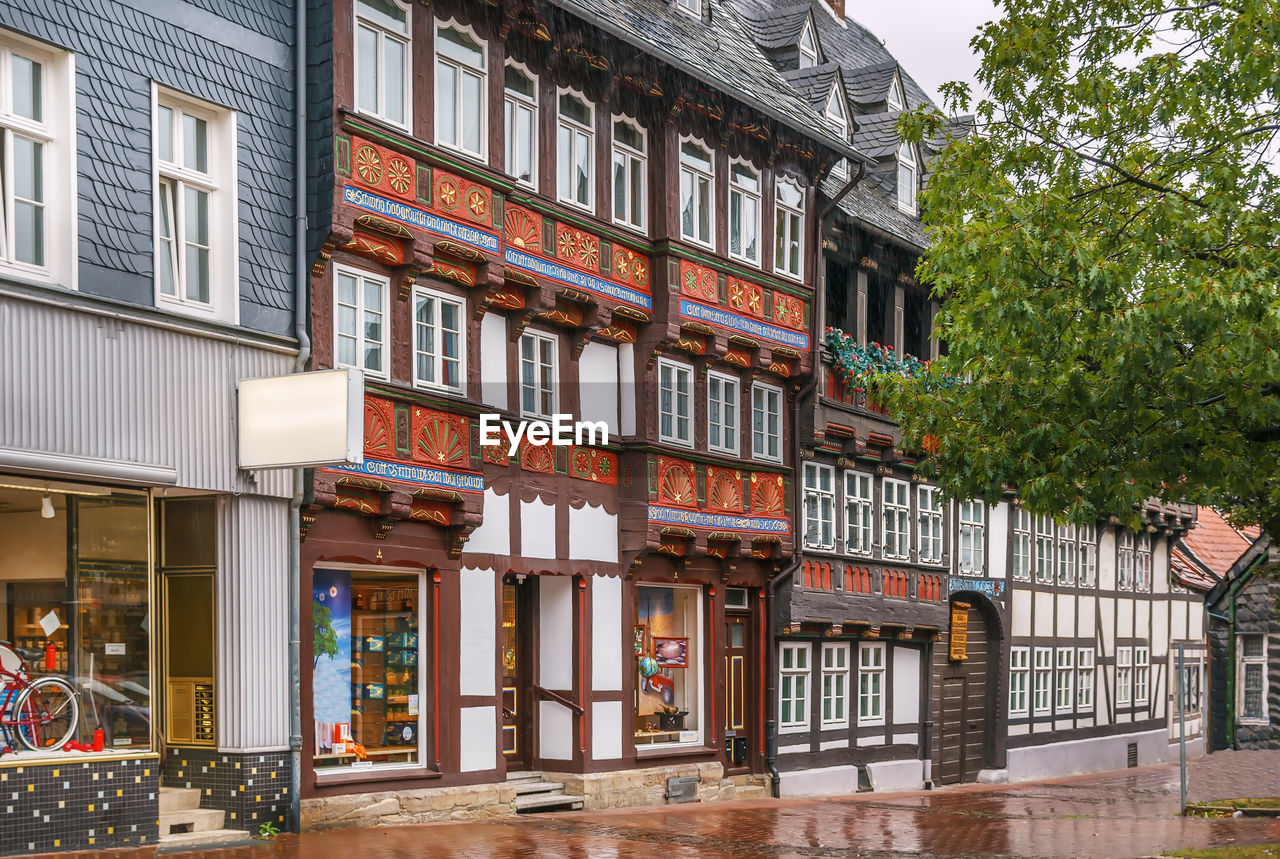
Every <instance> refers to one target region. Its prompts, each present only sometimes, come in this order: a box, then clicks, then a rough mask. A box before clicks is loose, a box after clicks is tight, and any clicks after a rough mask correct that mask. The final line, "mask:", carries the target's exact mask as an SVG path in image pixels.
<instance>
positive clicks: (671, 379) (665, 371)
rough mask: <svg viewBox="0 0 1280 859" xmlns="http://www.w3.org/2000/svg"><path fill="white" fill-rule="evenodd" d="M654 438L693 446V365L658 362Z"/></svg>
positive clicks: (684, 445)
mask: <svg viewBox="0 0 1280 859" xmlns="http://www.w3.org/2000/svg"><path fill="white" fill-rule="evenodd" d="M658 440H659V441H663V442H666V443H668V444H678V445H681V446H683V447H693V368H692V367H690V366H689V365H688V364H679V363H676V362H675V361H668V360H667V359H665V358H664V359H662V360H660V361H659V362H658Z"/></svg>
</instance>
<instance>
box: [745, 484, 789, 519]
mask: <svg viewBox="0 0 1280 859" xmlns="http://www.w3.org/2000/svg"><path fill="white" fill-rule="evenodd" d="M751 509H752V510H753V511H754V512H756V513H764V514H766V515H769V516H781V515H782V475H781V474H752V475H751Z"/></svg>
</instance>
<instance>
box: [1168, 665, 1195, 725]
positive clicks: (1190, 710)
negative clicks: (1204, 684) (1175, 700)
mask: <svg viewBox="0 0 1280 859" xmlns="http://www.w3.org/2000/svg"><path fill="white" fill-rule="evenodd" d="M1174 665H1177V662H1176V661H1175V662H1174ZM1182 709H1183V712H1185V713H1186V714H1187V716H1188V717H1190V716H1194V715H1197V714H1199V712H1200V662H1199V661H1196V662H1187V663H1185V664H1184V665H1183V666H1182Z"/></svg>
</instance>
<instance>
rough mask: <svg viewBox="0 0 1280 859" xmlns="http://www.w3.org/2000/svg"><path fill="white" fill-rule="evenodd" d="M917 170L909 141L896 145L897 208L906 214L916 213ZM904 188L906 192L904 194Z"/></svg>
mask: <svg viewBox="0 0 1280 859" xmlns="http://www.w3.org/2000/svg"><path fill="white" fill-rule="evenodd" d="M918 176H919V170H918V163H917V161H916V155H915V152H914V151H912V148H911V144H910V143H903V144H902V145H901V146H899V147H898V194H897V196H898V208H899V209H901V210H902V211H904V212H906V213H907V214H908V215H914V214H916V194H917V193H918V191H919V185H920V182H919V179H918ZM904 190H905V191H906V193H905V194H904Z"/></svg>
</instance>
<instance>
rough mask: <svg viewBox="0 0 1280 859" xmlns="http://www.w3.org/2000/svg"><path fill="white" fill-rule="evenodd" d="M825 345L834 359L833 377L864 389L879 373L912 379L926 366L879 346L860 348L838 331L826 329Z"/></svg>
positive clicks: (852, 338) (851, 337)
mask: <svg viewBox="0 0 1280 859" xmlns="http://www.w3.org/2000/svg"><path fill="white" fill-rule="evenodd" d="M825 342H826V344H827V349H829V350H830V351H831V355H832V357H833V358H834V359H835V370H836V375H837V376H839V377H840V380H841V381H842V382H844V383H845V384H846V385H850V386H853V387H856V388H866V386H867V385H868V384H869V383H870V381H871V377H872V376H875V375H877V374H880V373H897V374H899V375H901V376H905V377H907V378H911V379H914V378H916V377H917V376H920V375H922V374H923V373H924V371H925V370H926V369H927V365H926V364H924V363H922V362H920V361H918V360H917V359H916V358H914V357H913V356H911V355H899V354H898V353H897V352H894V351H893V347H892V346H882V345H880V344H879V343H867V344H865V345H864V344H861V343H859V342H858V341H857V339H856V338H855V337H853V336H852V335H849V334H846V333H844V332H843V331H841V330H840V329H839V328H828V329H827V331H826V337H825Z"/></svg>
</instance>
